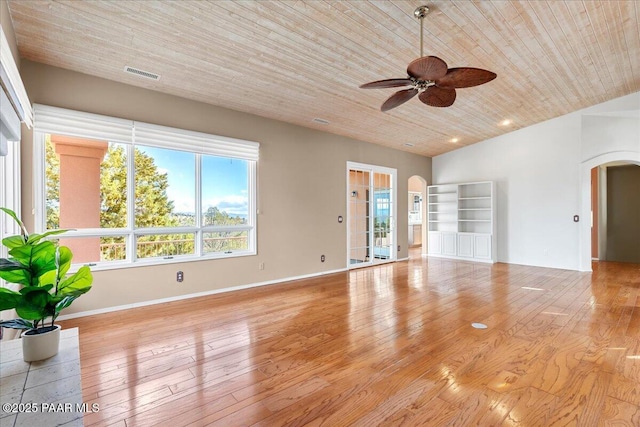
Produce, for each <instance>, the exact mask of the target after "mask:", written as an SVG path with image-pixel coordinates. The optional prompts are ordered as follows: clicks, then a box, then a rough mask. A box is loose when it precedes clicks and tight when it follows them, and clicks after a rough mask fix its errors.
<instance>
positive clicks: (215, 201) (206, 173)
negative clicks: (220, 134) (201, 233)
mask: <svg viewBox="0 0 640 427" xmlns="http://www.w3.org/2000/svg"><path fill="white" fill-rule="evenodd" d="M138 148H139V149H140V150H141V151H144V152H145V153H147V154H148V155H150V156H152V157H153V158H154V159H155V163H156V166H157V167H158V170H159V171H160V172H166V173H167V176H168V179H169V189H168V190H167V194H168V196H169V199H170V200H172V201H173V202H174V206H175V212H193V211H194V206H195V199H194V194H195V155H194V154H193V153H187V152H182V151H175V150H165V149H162V148H155V147H142V146H138ZM247 167H248V165H247V162H246V161H243V160H237V159H227V158H222V157H212V156H205V155H203V156H202V194H203V197H202V209H203V211H206V210H207V209H208V208H209V207H212V206H217V207H218V209H220V210H221V211H225V212H227V213H228V214H229V215H233V216H235V215H241V216H246V215H247V214H248V207H247V206H248V195H247V188H248V185H247V180H248V176H247V175H248V171H247Z"/></svg>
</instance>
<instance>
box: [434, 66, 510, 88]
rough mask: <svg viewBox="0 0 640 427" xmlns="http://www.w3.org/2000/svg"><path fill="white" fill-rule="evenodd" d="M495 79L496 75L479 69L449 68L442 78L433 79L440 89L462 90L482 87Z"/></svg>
mask: <svg viewBox="0 0 640 427" xmlns="http://www.w3.org/2000/svg"><path fill="white" fill-rule="evenodd" d="M496 77H497V75H496V73H493V72H491V71H487V70H482V69H480V68H470V67H461V68H451V69H449V71H448V72H447V74H445V75H444V76H443V77H441V78H438V79H435V82H436V85H437V86H438V87H442V88H463V87H473V86H478V85H482V84H485V83H488V82H490V81H491V80H493V79H495V78H496Z"/></svg>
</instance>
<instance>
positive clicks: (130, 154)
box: [126, 128, 136, 262]
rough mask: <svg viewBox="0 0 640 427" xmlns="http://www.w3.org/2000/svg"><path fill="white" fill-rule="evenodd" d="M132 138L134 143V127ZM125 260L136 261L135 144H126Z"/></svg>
mask: <svg viewBox="0 0 640 427" xmlns="http://www.w3.org/2000/svg"><path fill="white" fill-rule="evenodd" d="M132 139H133V141H132V142H134V143H135V128H134V129H133V135H132ZM126 147H127V229H128V230H129V232H128V234H127V260H128V261H129V262H136V235H135V220H136V209H135V204H136V190H135V164H136V163H135V145H134V144H131V145H127V146H126Z"/></svg>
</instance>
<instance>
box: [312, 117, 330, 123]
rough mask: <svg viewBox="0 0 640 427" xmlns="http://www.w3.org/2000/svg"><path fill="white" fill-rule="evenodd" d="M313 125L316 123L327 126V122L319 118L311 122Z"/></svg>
mask: <svg viewBox="0 0 640 427" xmlns="http://www.w3.org/2000/svg"><path fill="white" fill-rule="evenodd" d="M311 121H312V122H314V123H318V124H321V125H328V124H329V120H325V119H321V118H319V117H316V118H315V119H313V120H311Z"/></svg>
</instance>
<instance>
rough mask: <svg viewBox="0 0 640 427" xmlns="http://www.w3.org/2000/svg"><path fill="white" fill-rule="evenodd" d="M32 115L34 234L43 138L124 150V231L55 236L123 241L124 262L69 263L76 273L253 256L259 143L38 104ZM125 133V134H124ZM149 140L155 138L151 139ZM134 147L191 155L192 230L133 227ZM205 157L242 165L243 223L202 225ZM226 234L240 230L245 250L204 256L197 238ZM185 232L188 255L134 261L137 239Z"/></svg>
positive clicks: (41, 191) (42, 188)
mask: <svg viewBox="0 0 640 427" xmlns="http://www.w3.org/2000/svg"><path fill="white" fill-rule="evenodd" d="M34 113H35V124H34V132H33V143H34V155H33V166H34V167H33V175H34V176H33V178H34V183H33V186H34V214H35V228H36V232H39V233H40V232H44V231H46V183H45V178H46V177H45V175H46V174H45V170H46V165H45V159H46V156H45V141H46V135H47V134H54V135H68V136H74V137H81V138H88V139H100V140H105V141H109V142H110V143H111V142H113V143H121V144H124V145H125V149H126V154H127V158H126V165H127V227H124V228H122V227H121V228H104V229H103V228H86V229H79V230H69V231H67V232H66V233H64V234H63V235H61V236H60V237H64V238H82V237H109V236H124V237H125V242H126V257H125V260H116V261H98V262H91V263H82V264H80V263H78V264H74V268H78V267H79V266H80V265H90V266H91V267H92V269H93V270H110V269H120V268H130V267H138V266H149V265H158V264H170V263H181V262H191V261H203V260H214V259H225V258H236V257H242V256H251V255H256V254H257V215H256V214H257V203H256V198H257V162H258V154H259V144H258V143H257V142H253V141H246V140H240V139H235V138H228V137H222V136H218V135H212V134H205V133H200V132H194V131H189V130H184V129H178V128H171V127H165V126H159V125H153V124H148V123H143V122H137V121H131V120H124V119H118V118H114V117H108V116H101V115H96V114H91V113H84V112H79V111H74V110H67V109H63V108H57V107H50V106H44V105H39V104H35V105H34ZM112 128H113V129H112ZM65 130H66V131H65ZM112 130H113V131H112ZM127 133H128V134H129V135H127ZM155 138H157V140H156V139H155ZM154 140H155V141H157V142H156V143H154ZM136 145H139V146H147V147H157V148H163V149H169V150H178V151H185V152H189V153H193V154H194V157H195V199H196V200H195V225H194V226H177V227H148V228H136V227H135V217H134V216H135V208H134V203H135V194H134V192H135V180H134V150H135V147H136ZM205 155H206V156H214V157H222V158H231V159H236V160H242V161H246V162H247V166H248V167H247V169H248V170H247V175H248V176H247V199H248V207H247V208H248V217H247V224H245V225H203V224H202V214H203V212H202V158H203V156H205ZM228 231H246V232H247V246H248V247H247V249H246V250H237V251H232V252H208V253H207V252H204V250H203V238H204V235H205V234H206V233H212V232H228ZM188 233H193V234H194V254H188V255H173V256H166V257H163V256H160V257H151V258H138V257H137V252H136V245H137V239H138V237H139V236H148V235H159V234H188Z"/></svg>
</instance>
